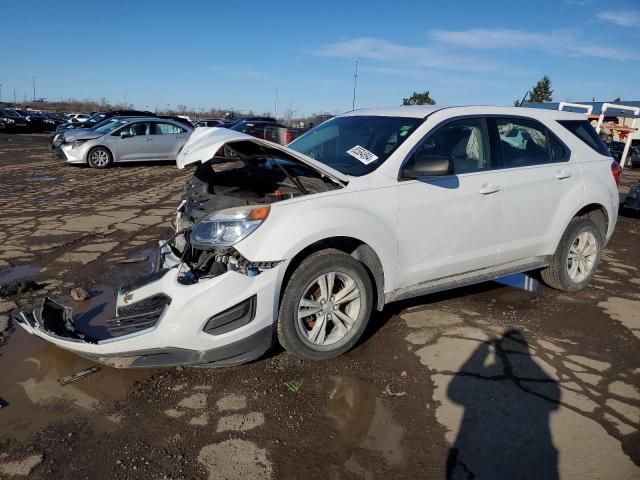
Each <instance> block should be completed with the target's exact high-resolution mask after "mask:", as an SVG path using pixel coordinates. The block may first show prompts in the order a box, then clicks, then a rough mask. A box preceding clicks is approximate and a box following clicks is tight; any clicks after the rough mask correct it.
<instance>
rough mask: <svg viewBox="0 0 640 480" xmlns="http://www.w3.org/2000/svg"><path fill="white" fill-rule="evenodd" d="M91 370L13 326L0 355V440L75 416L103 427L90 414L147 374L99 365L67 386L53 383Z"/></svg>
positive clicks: (76, 358) (22, 437)
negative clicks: (85, 418) (84, 370)
mask: <svg viewBox="0 0 640 480" xmlns="http://www.w3.org/2000/svg"><path fill="white" fill-rule="evenodd" d="M92 365H95V364H94V363H93V362H91V361H89V360H86V359H84V358H82V357H79V356H77V355H75V354H74V353H71V352H67V351H66V350H63V349H61V348H58V347H56V346H54V345H52V344H50V343H47V342H45V341H44V340H41V339H39V338H38V337H36V336H35V335H30V334H29V333H27V332H25V331H24V330H22V328H20V327H16V328H15V331H14V332H13V333H12V334H11V336H10V337H9V339H8V341H7V343H6V344H5V345H4V346H3V347H2V349H1V350H0V370H1V371H2V375H0V397H2V399H3V400H4V401H6V402H7V403H8V406H6V407H4V408H2V409H0V432H1V434H0V438H2V439H7V438H15V439H17V440H26V439H27V438H28V437H29V436H30V435H31V434H33V433H34V432H37V431H38V430H41V429H42V428H44V427H45V426H46V425H47V424H49V423H50V422H51V421H54V420H64V419H68V418H74V417H78V416H82V417H87V418H88V419H90V420H91V421H92V422H94V423H96V424H100V423H105V422H107V420H106V419H105V418H104V417H100V416H97V415H96V414H95V411H96V409H97V408H98V407H99V406H100V404H101V403H102V402H108V401H113V400H118V399H122V398H124V397H125V396H126V394H127V393H128V392H129V391H130V390H131V388H132V387H133V384H134V382H135V381H137V380H142V379H144V378H146V377H148V376H149V375H151V374H152V373H153V370H117V369H114V368H111V367H106V366H101V367H100V370H99V371H98V372H97V373H94V374H93V375H89V376H88V377H85V378H83V379H80V380H77V381H75V382H73V383H69V384H67V385H64V386H62V385H60V384H59V383H58V379H59V378H61V377H63V376H66V375H71V374H73V373H76V372H78V371H80V370H83V369H85V368H88V367H90V366H92Z"/></svg>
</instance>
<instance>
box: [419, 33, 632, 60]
mask: <svg viewBox="0 0 640 480" xmlns="http://www.w3.org/2000/svg"><path fill="white" fill-rule="evenodd" d="M431 37H432V38H433V39H434V40H436V41H439V42H441V43H444V44H447V45H455V46H458V47H465V48H473V49H485V50H488V49H493V50H497V49H501V50H508V49H510V50H514V49H519V50H539V51H543V52H545V53H548V54H551V55H558V56H566V57H596V58H606V59H610V60H631V59H637V58H638V55H637V54H636V53H633V52H631V51H630V50H625V49H624V48H620V47H617V48H612V47H607V46H602V45H598V44H597V43H596V42H594V40H593V39H586V38H583V37H582V36H581V35H579V34H578V33H577V32H576V31H575V30H552V31H548V32H528V31H525V30H510V29H487V28H474V29H471V30H461V31H449V30H434V31H432V32H431Z"/></svg>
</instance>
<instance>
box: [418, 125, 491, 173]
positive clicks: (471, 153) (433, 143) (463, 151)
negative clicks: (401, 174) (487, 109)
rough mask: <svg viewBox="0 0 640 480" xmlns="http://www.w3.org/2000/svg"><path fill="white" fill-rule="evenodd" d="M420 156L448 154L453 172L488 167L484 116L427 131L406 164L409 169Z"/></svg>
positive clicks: (474, 170) (479, 169)
mask: <svg viewBox="0 0 640 480" xmlns="http://www.w3.org/2000/svg"><path fill="white" fill-rule="evenodd" d="M419 156H434V157H448V158H450V159H451V160H452V162H453V168H454V173H455V174H459V173H470V172H478V171H482V170H489V169H491V168H492V166H491V156H490V153H489V135H488V132H487V125H486V122H485V120H483V119H479V118H470V119H463V120H456V121H453V122H450V123H447V124H446V125H444V126H442V127H439V128H438V129H437V130H436V131H435V132H433V133H431V134H429V135H428V136H427V138H426V139H425V140H424V141H423V143H422V144H421V145H420V146H419V147H418V149H417V150H416V151H415V152H414V153H413V155H412V156H411V158H410V159H409V161H408V162H407V165H406V167H405V168H408V169H411V168H412V166H413V163H414V162H415V158H416V157H419Z"/></svg>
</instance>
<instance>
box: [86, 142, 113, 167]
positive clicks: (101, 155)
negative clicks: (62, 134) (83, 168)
mask: <svg viewBox="0 0 640 480" xmlns="http://www.w3.org/2000/svg"><path fill="white" fill-rule="evenodd" d="M87 162H88V163H89V166H90V167H92V168H107V167H109V166H110V165H111V163H112V162H113V157H112V156H111V152H110V151H109V150H108V149H106V148H104V147H96V148H94V149H93V150H91V151H90V152H89V154H88V155H87Z"/></svg>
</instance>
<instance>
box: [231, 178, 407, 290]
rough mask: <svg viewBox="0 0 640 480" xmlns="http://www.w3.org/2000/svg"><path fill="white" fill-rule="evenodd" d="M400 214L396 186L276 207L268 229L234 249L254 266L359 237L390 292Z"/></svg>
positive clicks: (263, 229)
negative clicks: (315, 245)
mask: <svg viewBox="0 0 640 480" xmlns="http://www.w3.org/2000/svg"><path fill="white" fill-rule="evenodd" d="M397 209H398V191H397V187H395V186H393V187H383V188H374V189H370V190H367V191H358V192H344V191H336V192H332V194H329V195H326V196H322V197H317V196H313V197H311V196H310V197H301V198H300V199H294V200H290V201H286V202H282V203H275V204H273V205H272V207H271V213H270V214H269V218H268V219H267V220H266V222H265V224H264V225H262V226H261V227H260V228H258V229H257V230H256V232H255V233H254V234H253V235H251V236H249V237H248V238H246V239H245V240H243V241H242V242H240V243H238V244H237V245H236V246H235V248H236V249H237V250H238V251H239V252H240V253H241V254H242V255H244V256H245V257H246V258H248V259H250V260H251V261H253V262H260V261H274V260H285V261H286V260H290V259H292V258H293V257H295V256H296V255H297V254H298V253H299V252H301V251H302V250H303V249H304V248H306V247H308V246H309V245H311V244H313V243H315V242H318V241H320V240H323V239H326V238H331V237H351V238H355V239H357V240H360V241H362V242H364V243H366V244H367V245H369V246H370V247H371V248H372V249H373V250H374V251H375V253H376V254H377V255H378V258H379V259H380V262H381V264H382V268H383V270H384V278H385V286H384V290H385V292H388V291H390V290H392V289H393V288H394V286H395V282H396V276H397V268H398V212H397Z"/></svg>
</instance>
